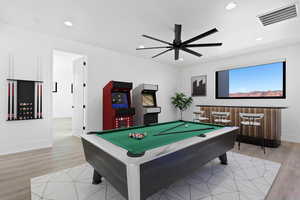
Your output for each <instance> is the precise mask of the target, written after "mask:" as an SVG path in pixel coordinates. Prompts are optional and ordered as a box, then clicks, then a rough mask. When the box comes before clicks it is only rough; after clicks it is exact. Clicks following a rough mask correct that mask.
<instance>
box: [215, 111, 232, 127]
mask: <svg viewBox="0 0 300 200" xmlns="http://www.w3.org/2000/svg"><path fill="white" fill-rule="evenodd" d="M211 115H212V118H213V122H215V123H216V124H221V125H225V126H229V125H230V123H231V120H230V119H229V117H230V112H216V111H213V112H211Z"/></svg>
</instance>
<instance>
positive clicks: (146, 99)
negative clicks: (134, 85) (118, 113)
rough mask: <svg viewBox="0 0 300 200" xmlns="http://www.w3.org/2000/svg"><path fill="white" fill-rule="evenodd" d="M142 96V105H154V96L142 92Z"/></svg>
mask: <svg viewBox="0 0 300 200" xmlns="http://www.w3.org/2000/svg"><path fill="white" fill-rule="evenodd" d="M142 97H143V106H146V107H147V106H148V107H150V106H155V105H154V97H153V95H152V94H142Z"/></svg>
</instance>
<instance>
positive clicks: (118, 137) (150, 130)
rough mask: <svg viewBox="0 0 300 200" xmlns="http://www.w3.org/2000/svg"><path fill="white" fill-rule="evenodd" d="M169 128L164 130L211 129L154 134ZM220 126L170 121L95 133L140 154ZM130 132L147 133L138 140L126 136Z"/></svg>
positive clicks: (133, 152)
mask: <svg viewBox="0 0 300 200" xmlns="http://www.w3.org/2000/svg"><path fill="white" fill-rule="evenodd" d="M174 127H175V128H174ZM170 128H174V129H172V130H169V131H166V132H177V131H178V132H180V131H190V130H195V129H207V128H211V129H207V130H199V131H193V132H184V133H177V134H168V135H160V136H155V135H156V134H159V133H160V132H162V131H165V130H168V129H170ZM221 128H223V126H220V125H214V124H206V123H196V122H188V121H172V122H167V123H158V124H155V125H149V126H139V127H131V128H125V129H116V130H109V131H103V132H99V133H98V134H97V135H98V136H99V137H101V138H103V139H105V140H107V141H109V142H111V143H113V144H115V145H117V146H119V147H122V148H124V149H126V150H127V151H128V152H131V153H132V154H141V153H144V152H145V151H147V150H150V149H154V148H157V147H161V146H164V145H168V144H171V143H174V142H178V141H180V140H184V139H187V138H191V137H194V136H199V135H202V134H205V133H209V132H212V131H215V130H218V129H221ZM130 133H147V136H146V137H145V138H143V139H140V140H138V139H134V138H130V137H129V136H128V135H129V134H130Z"/></svg>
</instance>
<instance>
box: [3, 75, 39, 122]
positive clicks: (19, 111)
mask: <svg viewBox="0 0 300 200" xmlns="http://www.w3.org/2000/svg"><path fill="white" fill-rule="evenodd" d="M7 88H8V97H7V99H8V101H7V108H8V109H7V110H8V112H7V121H17V120H33V119H42V118H43V81H32V80H18V79H7Z"/></svg>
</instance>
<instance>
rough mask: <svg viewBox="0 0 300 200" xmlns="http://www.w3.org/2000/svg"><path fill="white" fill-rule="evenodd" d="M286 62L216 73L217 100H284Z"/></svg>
mask: <svg viewBox="0 0 300 200" xmlns="http://www.w3.org/2000/svg"><path fill="white" fill-rule="evenodd" d="M285 70H286V62H285V61H284V62H274V63H270V64H262V65H256V66H249V67H242V68H235V69H229V70H223V71H217V72H216V98H217V99H234V98H235V99H241V98H244V99H254V98H269V99H271V98H272V99H273V98H274V99H276V98H281V99H283V98H285V97H286V91H285V81H286V77H285V76H286V73H285Z"/></svg>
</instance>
